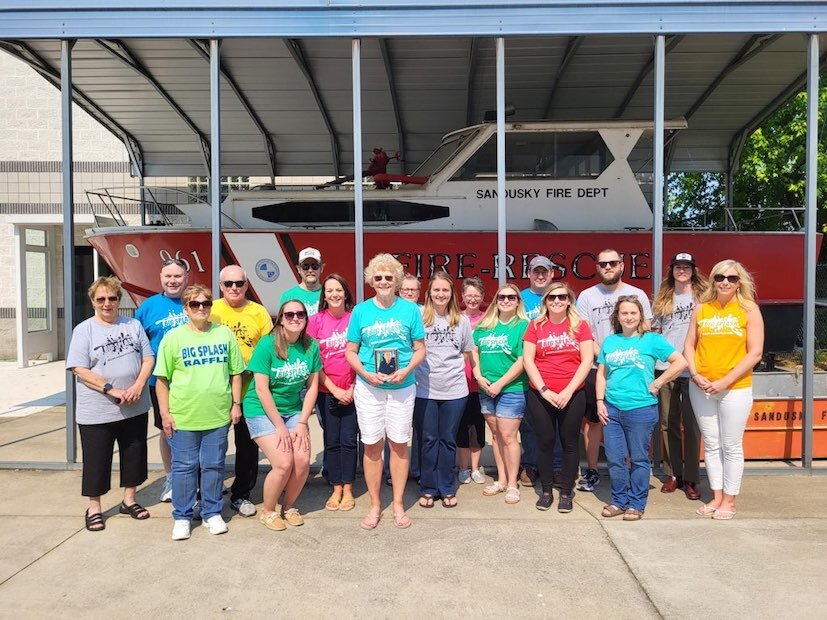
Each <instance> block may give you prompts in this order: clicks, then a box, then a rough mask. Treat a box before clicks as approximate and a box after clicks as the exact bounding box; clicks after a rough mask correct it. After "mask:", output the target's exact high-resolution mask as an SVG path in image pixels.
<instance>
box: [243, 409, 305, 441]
mask: <svg viewBox="0 0 827 620" xmlns="http://www.w3.org/2000/svg"><path fill="white" fill-rule="evenodd" d="M301 417H302V416H301V414H300V413H293V414H291V415H283V416H281V420H282V422H284V423H285V424H286V425H287V430H288V431H290V432H291V433H292V432H293V431H294V430H296V427H297V426H298V425H299V420H301ZM244 421H245V422H247V428H248V429H249V430H250V439H255V438H256V437H264V436H266V435H275V434H276V427H275V425H274V424H273V423H272V422H271V421H270V418H268V417H267V416H266V415H257V416H253V417H250V418H246V417H245V418H244Z"/></svg>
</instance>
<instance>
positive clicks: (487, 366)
mask: <svg viewBox="0 0 827 620" xmlns="http://www.w3.org/2000/svg"><path fill="white" fill-rule="evenodd" d="M527 328H528V321H525V320H523V319H518V318H517V317H514V318H513V319H511V321H509V322H508V323H501V322H499V321H497V324H496V325H495V326H494V327H493V328H492V329H482V328H480V327H477V328H476V329H475V330H474V344H475V345H476V346H477V352H478V353H479V356H480V373H481V374H482V376H483V377H485V378H486V379H488V380H489V381H491V382H492V383H493V382H494V381H497V380H498V379H499V378H500V377H502V376H503V375H504V374H505V373H506V372H508V369H509V368H511V366H512V365H513V364H514V362H516V361H517V358H518V357H520V356H521V355H522V354H523V335H524V334H525V330H526V329H527ZM527 389H528V375H526V374H525V371H523V372H521V373H520V376H518V377H517V378H516V379H514V381H512V382H511V383H509V384H508V385H507V386H505V388H503V390H502V392H525V391H526V390H527Z"/></svg>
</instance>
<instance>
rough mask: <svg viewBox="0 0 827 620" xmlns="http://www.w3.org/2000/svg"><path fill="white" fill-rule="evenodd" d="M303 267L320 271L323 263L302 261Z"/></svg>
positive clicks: (307, 269)
mask: <svg viewBox="0 0 827 620" xmlns="http://www.w3.org/2000/svg"><path fill="white" fill-rule="evenodd" d="M301 267H302V269H303V270H304V271H318V270H319V267H321V265H319V263H302V264H301Z"/></svg>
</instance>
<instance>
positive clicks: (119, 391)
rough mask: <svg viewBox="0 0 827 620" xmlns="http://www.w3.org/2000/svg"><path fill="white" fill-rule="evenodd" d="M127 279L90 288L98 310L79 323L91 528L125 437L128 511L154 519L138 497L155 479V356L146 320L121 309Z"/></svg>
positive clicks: (97, 522) (99, 523) (99, 522)
mask: <svg viewBox="0 0 827 620" xmlns="http://www.w3.org/2000/svg"><path fill="white" fill-rule="evenodd" d="M122 294H123V293H122V291H121V283H120V281H119V280H118V279H117V278H113V277H101V278H98V279H97V280H95V281H94V282H93V283H92V286H90V287H89V299H91V300H92V306H93V307H94V308H95V315H94V316H93V317H92V318H90V319H86V320H85V321H83V322H82V323H80V324H79V325H78V326H77V327H75V329H74V331H73V332H72V340H71V342H70V344H69V351H68V353H67V354H66V368H67V370H71V371H72V372H73V373H74V375H75V377H77V402H76V404H75V413H76V418H77V423H78V427H79V429H80V441H81V446H82V448H83V479H82V482H81V493H82V494H83V495H85V496H86V497H88V498H89V507H88V508H87V509H86V516H85V523H86V529H87V530H89V531H90V532H98V531H101V530H103V529H104V528H105V527H106V524H105V523H104V521H103V514H102V513H103V510H102V508H101V496H102V495H104V494H105V493H107V492H108V491H109V489H110V486H111V485H110V479H111V476H112V451H113V448H114V446H115V442H116V441H117V442H118V453H119V454H120V477H121V480H120V482H121V486H122V487H123V488H124V492H123V502H121V505H120V507H119V511H120V512H121V513H122V514H128V515H129V516H130V517H132V518H133V519H139V520H143V519H148V518H149V512H148V511H147V510H146V509H145V508H144V507H143V506H141V505H140V504H139V503H138V502H137V501H136V500H135V489H136V488H137V486H138V485H139V484H142V483H143V482H145V481H146V478H147V462H146V461H147V457H146V429H147V412H148V411H149V393H148V392H147V389H146V382H147V379H148V378H149V375H150V373H151V372H152V366H153V364H154V363H155V358H154V356H153V355H152V347H150V345H149V339H148V338H147V337H146V332H144V330H143V327H141V324H140V323H139V322H138V321H136V320H135V319H130V318H127V317H124V316H121V315H120V313H119V310H120V302H121V296H122Z"/></svg>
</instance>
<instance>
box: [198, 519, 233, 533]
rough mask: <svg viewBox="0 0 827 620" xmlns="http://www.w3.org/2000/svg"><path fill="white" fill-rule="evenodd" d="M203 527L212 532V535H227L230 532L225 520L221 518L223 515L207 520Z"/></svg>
mask: <svg viewBox="0 0 827 620" xmlns="http://www.w3.org/2000/svg"><path fill="white" fill-rule="evenodd" d="M201 525H203V526H204V527H205V528H207V529H208V530H210V534H214V535H218V534H226V533H227V532H228V531H229V530H228V528H227V524H226V523H224V519H222V518H221V515H213V516H211V517H210V518H209V519H206V520H205V521H204V523H202V524H201Z"/></svg>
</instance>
